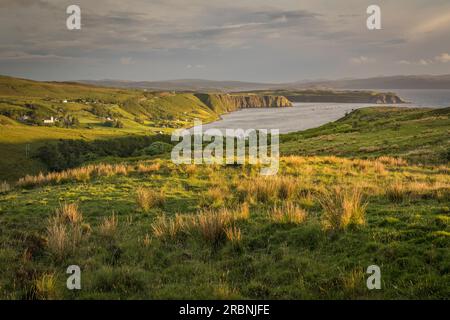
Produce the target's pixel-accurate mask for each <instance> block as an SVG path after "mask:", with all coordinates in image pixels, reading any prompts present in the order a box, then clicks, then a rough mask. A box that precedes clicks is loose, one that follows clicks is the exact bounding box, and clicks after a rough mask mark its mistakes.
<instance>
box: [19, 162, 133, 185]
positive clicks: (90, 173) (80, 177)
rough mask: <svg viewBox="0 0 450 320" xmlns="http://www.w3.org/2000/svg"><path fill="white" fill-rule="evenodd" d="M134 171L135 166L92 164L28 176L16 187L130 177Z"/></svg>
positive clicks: (20, 180)
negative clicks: (119, 176) (102, 177)
mask: <svg viewBox="0 0 450 320" xmlns="http://www.w3.org/2000/svg"><path fill="white" fill-rule="evenodd" d="M132 171H134V167H133V166H128V165H125V164H114V165H113V164H95V165H94V164H92V165H87V166H84V167H80V168H75V169H68V170H64V171H61V172H50V173H47V174H43V173H42V172H41V173H40V174H38V175H36V176H31V175H26V176H25V177H23V178H20V179H19V180H18V181H17V183H16V186H18V187H22V188H31V187H37V186H44V185H51V184H59V183H64V182H69V181H80V182H86V181H89V180H90V179H92V178H93V177H101V176H106V177H108V176H113V175H128V174H129V173H130V172H132Z"/></svg>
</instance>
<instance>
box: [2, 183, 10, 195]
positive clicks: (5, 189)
mask: <svg viewBox="0 0 450 320" xmlns="http://www.w3.org/2000/svg"><path fill="white" fill-rule="evenodd" d="M9 191H11V185H10V184H9V183H7V182H6V181H3V182H2V183H0V193H7V192H9Z"/></svg>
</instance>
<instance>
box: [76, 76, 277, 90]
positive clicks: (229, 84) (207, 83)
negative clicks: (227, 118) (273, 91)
mask: <svg viewBox="0 0 450 320" xmlns="http://www.w3.org/2000/svg"><path fill="white" fill-rule="evenodd" d="M78 82H80V83H86V84H92V85H95V86H103V87H114V88H136V89H148V90H163V91H164V90H170V91H195V92H198V91H202V92H217V91H223V92H232V91H250V90H262V89H269V88H272V87H274V86H277V85H276V84H268V83H266V84H265V83H256V82H242V81H213V80H202V79H179V80H167V81H123V80H80V81H78Z"/></svg>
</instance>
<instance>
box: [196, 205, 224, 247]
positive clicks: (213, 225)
mask: <svg viewBox="0 0 450 320" xmlns="http://www.w3.org/2000/svg"><path fill="white" fill-rule="evenodd" d="M230 219H231V216H230V214H229V211H228V210H220V211H209V210H206V211H203V212H201V213H200V214H199V215H198V216H197V219H196V222H195V224H194V227H195V228H196V229H197V230H198V231H199V232H200V235H201V236H202V238H203V239H204V240H205V241H207V242H209V243H212V244H217V243H219V242H220V241H221V240H222V239H223V238H224V236H225V227H226V226H227V224H228V223H229V222H230Z"/></svg>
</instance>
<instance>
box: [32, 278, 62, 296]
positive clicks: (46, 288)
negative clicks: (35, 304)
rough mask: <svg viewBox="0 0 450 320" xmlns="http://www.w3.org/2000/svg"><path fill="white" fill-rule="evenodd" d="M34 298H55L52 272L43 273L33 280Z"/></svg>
mask: <svg viewBox="0 0 450 320" xmlns="http://www.w3.org/2000/svg"><path fill="white" fill-rule="evenodd" d="M34 289H35V294H36V299H38V300H53V299H57V291H56V277H55V275H54V274H53V273H45V274H43V275H42V276H41V277H39V278H37V279H36V280H35V282H34Z"/></svg>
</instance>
